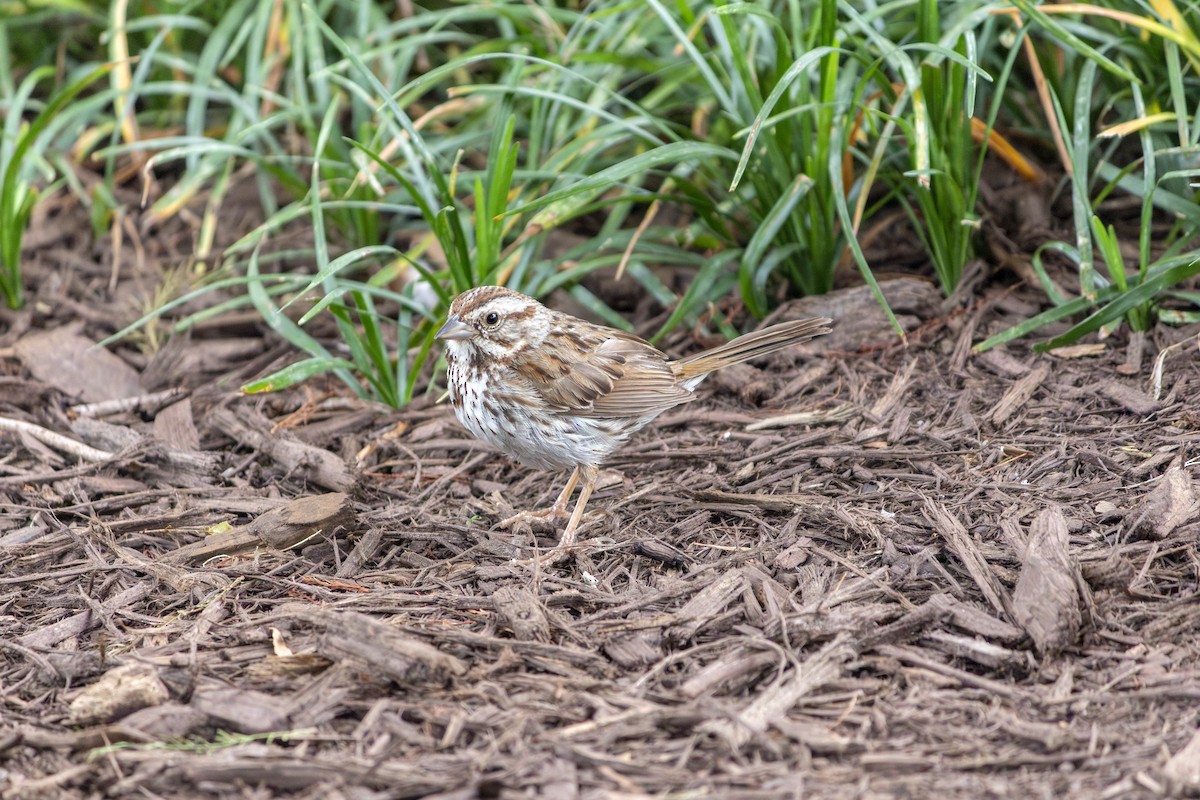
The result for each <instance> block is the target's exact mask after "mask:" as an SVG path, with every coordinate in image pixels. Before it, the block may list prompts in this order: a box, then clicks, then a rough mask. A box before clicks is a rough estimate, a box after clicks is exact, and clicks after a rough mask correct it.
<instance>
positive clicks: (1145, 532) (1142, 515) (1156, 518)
mask: <svg viewBox="0 0 1200 800" xmlns="http://www.w3.org/2000/svg"><path fill="white" fill-rule="evenodd" d="M1198 514H1200V503H1198V502H1197V499H1196V487H1195V486H1194V484H1193V483H1192V476H1191V475H1190V474H1188V473H1187V472H1186V471H1185V470H1184V469H1183V468H1182V467H1181V466H1180V465H1179V464H1178V463H1175V464H1173V465H1171V467H1170V468H1169V469H1168V470H1167V471H1166V472H1165V473H1164V474H1163V476H1162V477H1161V478H1159V479H1158V482H1157V484H1156V485H1155V487H1154V488H1153V489H1151V490H1150V492H1149V494H1147V495H1146V496H1145V497H1143V498H1142V501H1141V503H1139V504H1138V506H1137V508H1136V509H1135V510H1134V512H1133V516H1132V519H1133V522H1132V523H1131V524H1130V526H1129V527H1130V530H1132V531H1133V532H1134V533H1136V534H1138V535H1140V536H1144V537H1146V538H1147V539H1165V538H1167V537H1168V536H1170V535H1171V534H1172V533H1173V532H1174V531H1175V529H1176V528H1178V527H1179V526H1180V525H1183V524H1184V523H1186V522H1188V521H1189V520H1191V519H1193V518H1194V517H1196V516H1197V515H1198Z"/></svg>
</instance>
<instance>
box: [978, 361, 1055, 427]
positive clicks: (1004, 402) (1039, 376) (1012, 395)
mask: <svg viewBox="0 0 1200 800" xmlns="http://www.w3.org/2000/svg"><path fill="white" fill-rule="evenodd" d="M1049 376H1050V367H1049V365H1047V364H1042V365H1041V366H1039V367H1037V368H1036V369H1034V370H1033V371H1032V372H1030V373H1028V374H1027V375H1025V376H1024V377H1023V378H1021V379H1019V380H1018V381H1017V382H1016V383H1014V384H1013V385H1012V386H1010V387H1009V388H1008V391H1007V392H1005V393H1004V396H1003V397H1001V398H1000V402H999V403H997V404H996V407H995V408H994V409H992V415H991V416H992V422H993V423H994V424H996V425H1003V424H1004V423H1005V422H1007V421H1008V420H1009V418H1010V417H1012V415H1013V414H1015V413H1017V412H1018V411H1020V410H1021V408H1022V407H1023V406H1024V405H1025V404H1026V403H1028V402H1029V399H1030V398H1031V397H1033V395H1034V392H1036V391H1037V390H1038V389H1039V388H1041V385H1042V384H1043V383H1044V382H1045V381H1046V378H1048V377H1049Z"/></svg>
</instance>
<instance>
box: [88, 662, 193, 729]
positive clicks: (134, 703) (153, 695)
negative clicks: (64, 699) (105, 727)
mask: <svg viewBox="0 0 1200 800" xmlns="http://www.w3.org/2000/svg"><path fill="white" fill-rule="evenodd" d="M169 698H170V693H169V692H168V691H167V687H166V684H164V683H163V682H162V680H160V679H159V677H158V672H157V670H155V669H154V667H152V666H150V665H148V664H136V663H135V664H125V665H123V666H120V667H117V668H116V669H111V670H109V671H108V672H106V673H104V675H103V676H102V677H101V678H100V680H98V681H96V682H95V683H93V684H92V685H90V686H88V687H87V688H85V689H84V690H83V691H82V692H80V693H79V696H78V697H76V698H75V699H74V700H72V701H71V708H70V712H71V721H72V722H73V723H75V724H76V725H96V724H99V723H105V722H112V721H113V720H115V719H120V718H121V717H124V716H125V715H126V714H130V713H132V712H134V711H137V710H139V709H142V708H147V707H149V706H156V705H159V704H160V703H165V702H166V701H167V700H168V699H169Z"/></svg>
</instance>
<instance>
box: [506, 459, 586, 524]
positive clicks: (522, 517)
mask: <svg viewBox="0 0 1200 800" xmlns="http://www.w3.org/2000/svg"><path fill="white" fill-rule="evenodd" d="M580 469H581V468H580V467H576V468H575V471H574V472H572V473H571V477H570V478H568V479H567V485H566V486H564V487H563V490H562V494H560V495H559V496H558V499H557V500H555V501H554V505H552V506H550V508H546V509H542V510H541V511H520V512H517V513H516V514H513V515H512V516H511V517H509V518H508V519H506V520H503V521H502V522H501V523H500V527H501V528H504V529H505V530H507V529H509V528H511V527H513V526H514V525H518V524H520V523H525V524H527V525H531V526H532V525H534V524H535V523H536V526H537V527H539V528H543V529H544V528H546V527H549V525H548V523H552V522H553V521H554V520H555V519H557V518H559V517H565V516H566V515H567V501H568V500H570V499H571V493H572V492H574V491H575V486H576V484H578V483H579V470H580Z"/></svg>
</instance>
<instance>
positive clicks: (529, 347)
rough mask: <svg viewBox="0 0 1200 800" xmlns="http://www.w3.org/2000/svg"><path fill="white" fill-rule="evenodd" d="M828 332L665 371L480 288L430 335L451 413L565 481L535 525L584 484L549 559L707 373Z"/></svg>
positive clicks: (555, 316) (558, 512)
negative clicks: (644, 438) (634, 446)
mask: <svg viewBox="0 0 1200 800" xmlns="http://www.w3.org/2000/svg"><path fill="white" fill-rule="evenodd" d="M831 323H832V320H830V319H829V318H826V317H817V318H810V319H800V320H795V321H793V322H784V323H780V324H778V325H772V326H770V327H768V328H764V329H762V330H758V331H754V332H752V333H747V334H745V335H743V336H739V337H738V338H736V339H733V340H732V341H729V342H726V343H725V344H721V345H718V346H716V347H714V348H712V349H710V350H705V351H704V352H701V353H697V354H695V355H691V356H686V357H684V358H681V359H678V360H672V359H671V358H670V357H669V356H667V355H666V354H665V353H663V352H662V351H661V350H659V349H658V348H656V347H655V346H654V345H652V344H650V343H649V342H647V341H645V340H644V339H641V338H639V337H637V336H635V335H633V334H630V333H626V332H625V331H621V330H618V329H616V328H610V327H606V326H604V325H598V324H596V323H592V322H588V321H586V320H583V319H579V318H578V317H573V316H571V315H569V314H565V313H563V312H561V311H555V310H553V309H550V308H548V307H546V306H545V305H543V304H542V303H540V302H538V301H537V300H536V299H534V298H532V297H529V296H528V295H524V294H521V293H520V292H516V291H513V290H512V289H508V288H505V287H502V286H478V287H475V288H473V289H468V290H467V291H465V292H463V293H461V294H459V295H458V296H457V297H455V298H454V300H453V301H451V303H450V309H449V313H448V314H447V318H446V322H445V324H444V325H442V326H441V328H440V329H439V330H438V331H437V333H436V334H435V335H436V338H437V339H439V340H441V341H442V342H444V343H445V357H446V362H447V367H448V369H447V377H448V380H447V383H448V387H449V394H450V402H451V404H452V405H453V407H454V413H455V416H457V417H458V421H459V422H460V423H461V424H462V425H463V427H465V428H466V429H467V430H468V431H470V432H471V433H472V434H474V435H475V436H476V437H477V438H479V439H482V440H484V441H486V442H488V443H490V444H492V445H493V446H495V447H496V448H498V449H499V450H501V451H502V452H504V453H505V454H507V455H508V456H510V457H511V458H513V459H515V460H517V461H519V462H521V463H522V464H525V465H527V466H530V467H534V468H537V469H547V470H551V469H559V470H565V469H571V470H572V472H571V476H570V478H569V479H568V481H567V484H566V486H565V487H564V488H563V490H562V493H561V494H560V495H559V496H558V499H557V500H556V501H555V502H554V505H553V506H551V508H550V509H549V511H548V512H542V513H541V514H540V515H543V516H544V515H546V514H548V515H551V516H553V517H562V516H565V513H566V507H567V503H568V502H569V500H570V498H571V495H572V493H573V492H574V490H575V488H576V486H577V485H578V484H579V482H580V480H581V479H582V486H581V487H580V489H579V499H578V500H577V501H576V503H575V508H574V510H573V511H572V513H571V516H570V519H569V520H568V521H567V525H566V528H565V529H564V530H563V532H562V535H561V538H560V539H559V542H558V545H557V548H556V550H558V551H562V550H563V549H564V548H568V547H570V546H571V545H573V544H574V543H575V540H576V536H577V531H578V528H579V523H580V521H581V520H582V518H583V512H584V508H585V507H586V506H587V502H588V499H589V498H590V497H591V494H592V492H593V491H594V490H595V488H596V481H597V478H598V477H599V474H600V465H601V464H602V463H603V462H604V460H605V459H606V458H608V456H610V455H611V454H612V453H613V451H615V450H616V449H617V448H619V447H620V446H621V445H622V444H624V443H625V442H626V441H627V440H628V439H629V438H630V437H631V436H632V435H633V434H634V433H636V432H637V431H639V430H641V429H642V428H643V427H645V426H646V425H648V424H649V423H650V422H651V421H653V420H654V418H655V417H657V416H658V415H659V414H662V413H663V412H664V411H667V410H668V409H671V408H675V407H676V406H679V405H682V404H684V403H690V402H692V401H693V400H695V399H696V394H695V389H696V387H697V386H698V385H699V384H700V382H701V381H703V380H704V378H705V377H707V376H708V375H709V374H710V373H712V372H713V371H714V370H718V369H721V368H722V367H727V366H729V365H731V364H737V363H740V362H742V361H747V360H749V359H752V358H757V357H759V356H763V355H767V354H768V353H773V352H775V351H776V350H781V349H783V348H785V347H790V346H791V345H794V344H799V343H801V342H805V341H808V340H809V339H812V338H814V337H816V336H821V335H822V334H826V333H829V330H830V329H829V328H828V327H827V326H828V325H830V324H831ZM526 513H529V512H526ZM538 515H539V514H536V513H535V514H533V516H538Z"/></svg>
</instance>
